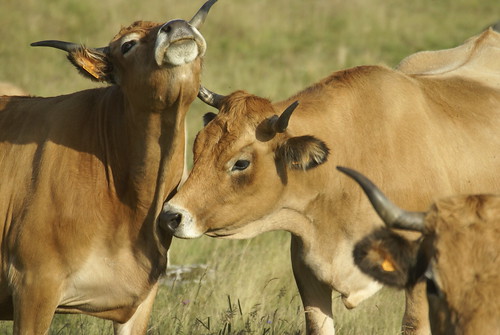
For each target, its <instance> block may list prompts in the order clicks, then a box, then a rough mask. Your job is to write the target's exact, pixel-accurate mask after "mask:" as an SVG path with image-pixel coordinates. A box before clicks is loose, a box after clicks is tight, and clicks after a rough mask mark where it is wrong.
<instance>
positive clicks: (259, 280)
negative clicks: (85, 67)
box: [0, 0, 500, 335]
mask: <svg viewBox="0 0 500 335" xmlns="http://www.w3.org/2000/svg"><path fill="white" fill-rule="evenodd" d="M202 2H203V0H196V1H195V0H190V1H179V0H150V1H147V2H144V1H129V0H109V1H102V0H86V1H75V0H51V1H39V0H23V1H18V0H3V1H2V2H0V18H1V22H2V28H0V32H1V35H2V43H0V81H10V82H13V83H15V84H17V85H20V86H21V87H23V88H24V89H26V90H28V91H29V92H31V93H32V94H34V95H41V96H50V95H59V94H65V93H70V92H73V91H76V90H81V89H85V88H90V87H95V86H99V85H98V84H95V83H91V82H89V81H87V80H86V79H84V78H83V77H81V76H79V75H78V74H77V72H76V71H75V69H74V68H73V66H72V65H71V64H69V62H68V61H67V60H66V58H65V55H64V53H63V52H61V51H58V50H51V49H45V48H31V47H29V44H30V43H31V42H33V41H37V40H43V39H61V40H69V41H74V42H81V43H85V44H87V45H89V46H96V47H99V46H104V45H106V44H107V43H108V41H109V40H110V39H111V38H112V37H113V36H114V34H116V33H117V32H118V30H119V28H120V26H122V25H128V24H130V23H132V22H133V21H135V20H139V19H146V20H151V21H158V22H162V21H166V20H168V19H172V18H177V17H181V18H185V19H187V18H190V17H191V16H192V15H193V14H194V12H195V11H196V10H197V9H198V8H199V6H200V5H201V3H202ZM499 9H500V6H499V4H498V0H442V1H433V0H414V1H400V0H351V1H343V0H331V1H326V0H311V1H292V0H273V1H269V0H254V1H244V0H219V1H218V3H217V4H216V5H215V6H214V7H213V9H212V11H211V13H210V15H209V17H208V19H207V22H206V23H205V25H204V27H203V29H202V32H203V34H204V36H205V37H206V39H207V42H208V51H207V54H206V57H205V65H204V73H203V83H204V84H205V85H206V86H207V87H208V88H210V89H213V90H215V91H218V92H220V93H222V94H227V93H230V92H231V91H233V90H236V89H245V90H247V91H249V92H252V93H256V94H259V95H263V96H265V97H268V98H271V99H273V100H279V99H284V98H286V97H288V96H290V95H292V94H293V93H295V92H296V91H298V90H299V89H301V88H304V87H305V86H306V85H309V84H311V83H313V82H315V81H317V80H319V79H321V78H323V77H325V76H327V75H328V74H330V73H331V72H333V71H335V70H339V69H342V68H346V67H351V66H356V65H363V64H386V65H389V66H394V65H396V64H397V63H398V62H399V61H400V60H401V59H402V58H404V57H405V56H407V55H409V54H411V53H414V52H416V51H420V50H424V49H442V48H448V47H453V46H456V45H457V44H460V43H461V42H463V41H464V40H465V39H467V38H468V37H470V36H472V35H475V34H477V33H478V32H480V31H481V30H482V29H483V28H485V27H486V26H487V25H489V24H491V23H493V22H495V21H498V20H499V19H500V18H499V17H498V15H499V14H500V12H499ZM208 110H209V109H208V108H207V107H206V106H204V105H203V104H202V103H200V102H198V101H196V102H195V103H194V104H193V105H192V109H191V111H190V114H189V117H188V124H189V133H190V138H189V141H190V144H191V142H192V139H193V137H194V135H195V134H196V132H197V131H198V130H199V129H200V128H201V126H202V121H201V115H203V114H204V113H206V112H207V111H208ZM170 261H171V264H172V265H193V264H203V266H204V267H203V268H202V269H203V271H202V272H201V273H199V272H198V273H197V274H196V275H194V276H193V278H190V279H189V280H186V279H185V280H177V281H168V280H167V281H165V282H164V283H163V284H162V286H161V289H160V291H159V293H158V297H157V299H156V302H155V308H154V312H153V315H152V318H151V322H150V331H149V332H150V333H151V334H221V335H222V334H229V333H231V334H294V335H295V334H299V333H302V332H303V330H304V318H303V310H302V306H301V303H300V298H299V296H298V292H297V289H296V286H295V282H294V280H293V276H292V270H291V265H290V260H289V235H288V234H287V233H284V232H276V233H267V234H264V235H262V236H259V237H257V238H255V239H252V240H249V241H226V240H214V239H210V238H206V237H204V238H201V239H198V240H193V241H184V240H175V241H174V243H173V245H172V248H171V260H170ZM333 301H334V317H335V323H336V328H337V331H338V334H352V335H354V334H398V332H399V331H398V330H399V327H400V321H401V315H402V312H403V299H402V295H401V293H399V292H395V291H393V290H389V289H385V290H382V291H381V292H380V293H378V294H377V295H376V296H374V297H373V298H371V299H369V300H368V301H365V302H364V303H362V304H361V305H360V306H359V307H357V308H356V309H354V310H350V311H348V310H346V309H345V308H344V307H343V305H342V303H341V301H340V299H338V297H337V295H335V294H334V296H333ZM11 328H12V323H11V322H1V323H0V334H10V333H11V332H12V330H11ZM50 333H51V334H111V333H112V326H111V323H110V322H108V321H103V320H99V319H96V318H92V317H87V316H81V315H72V316H65V315H58V316H56V317H55V319H54V322H53V325H52V328H51V332H50Z"/></svg>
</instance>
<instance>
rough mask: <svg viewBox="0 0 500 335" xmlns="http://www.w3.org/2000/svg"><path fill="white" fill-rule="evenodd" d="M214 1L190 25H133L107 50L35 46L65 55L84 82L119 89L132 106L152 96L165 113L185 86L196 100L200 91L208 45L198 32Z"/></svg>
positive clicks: (178, 22)
mask: <svg viewBox="0 0 500 335" xmlns="http://www.w3.org/2000/svg"><path fill="white" fill-rule="evenodd" d="M215 2H216V0H210V1H208V2H207V3H205V5H204V6H203V7H202V8H201V9H200V10H199V11H198V13H197V14H196V15H195V16H194V17H193V18H192V19H191V20H190V21H189V22H187V21H184V20H172V21H168V22H167V23H153V22H146V21H137V22H134V23H133V24H132V25H130V26H129V27H126V28H122V29H121V30H120V32H119V33H118V34H117V35H116V36H115V37H114V38H113V39H112V40H111V42H110V44H109V45H108V46H107V47H104V48H87V47H85V46H82V45H78V44H73V43H68V42H61V41H41V42H36V43H33V44H32V45H33V46H50V47H55V48H58V49H62V50H65V51H67V52H68V59H69V60H70V61H71V62H72V63H73V64H74V65H75V66H76V68H77V69H78V70H79V72H80V73H81V74H83V75H84V76H85V77H87V78H89V79H91V80H94V81H100V82H107V83H112V84H118V85H119V86H120V87H121V88H122V89H123V90H124V91H125V92H126V94H127V96H128V97H129V100H132V101H131V102H132V104H134V101H133V100H134V96H137V97H140V98H141V99H144V97H147V96H149V97H150V98H151V99H153V100H155V101H157V103H158V107H159V108H161V107H162V106H163V105H164V104H165V100H169V98H170V99H176V98H177V97H178V95H179V91H181V89H182V88H183V85H182V82H183V81H185V82H186V84H187V85H189V87H188V88H189V93H190V95H191V96H193V97H194V96H195V95H196V93H197V92H198V83H199V74H200V72H201V71H200V70H201V57H202V56H203V55H204V54H205V51H206V46H207V45H206V42H205V39H204V38H203V36H202V35H201V34H200V32H199V31H198V28H200V27H201V25H202V24H203V22H204V20H205V16H206V14H207V13H208V10H209V9H210V7H211V6H212V4H213V3H215ZM190 100H192V99H190ZM169 102H171V101H169ZM147 103H149V104H150V103H151V100H148V101H147Z"/></svg>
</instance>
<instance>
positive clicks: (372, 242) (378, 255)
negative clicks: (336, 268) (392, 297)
mask: <svg viewBox="0 0 500 335" xmlns="http://www.w3.org/2000/svg"><path fill="white" fill-rule="evenodd" d="M353 256H354V263H356V265H357V266H358V267H359V268H360V269H361V271H362V272H364V273H366V274H367V275H369V276H371V277H373V278H374V279H375V280H377V281H379V282H381V283H383V284H385V285H389V286H393V287H397V288H405V287H407V286H408V285H409V279H410V276H411V274H412V267H413V266H414V264H415V262H416V257H417V252H416V248H414V246H413V245H412V244H411V242H410V241H408V240H406V239H405V238H403V237H401V236H400V235H398V234H396V233H394V232H392V231H391V230H389V229H381V230H378V231H375V232H374V233H372V234H371V235H369V236H367V237H365V238H364V239H363V240H361V241H360V242H358V243H357V244H356V246H355V248H354V251H353Z"/></svg>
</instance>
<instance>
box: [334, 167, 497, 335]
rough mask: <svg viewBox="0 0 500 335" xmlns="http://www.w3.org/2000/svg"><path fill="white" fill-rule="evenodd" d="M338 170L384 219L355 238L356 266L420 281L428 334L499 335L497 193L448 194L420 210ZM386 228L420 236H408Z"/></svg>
mask: <svg viewBox="0 0 500 335" xmlns="http://www.w3.org/2000/svg"><path fill="white" fill-rule="evenodd" d="M337 168H338V169H339V170H340V171H342V172H344V173H345V174H347V175H348V176H350V177H351V178H353V179H354V180H355V181H356V182H357V183H358V184H359V185H360V186H361V187H362V189H363V190H364V192H365V193H366V195H367V197H368V199H369V200H370V202H371V203H372V205H373V207H374V209H375V211H376V212H377V214H378V215H379V216H380V218H381V219H382V220H383V221H384V223H385V224H386V225H387V227H386V228H381V229H379V230H376V231H375V232H373V233H372V234H370V235H368V236H367V237H365V238H363V239H362V240H361V241H359V242H358V243H357V244H356V246H355V248H354V254H353V256H354V262H355V263H356V265H358V266H359V268H360V269H361V271H363V272H364V273H366V274H368V275H370V276H371V277H373V278H375V279H376V280H378V281H380V282H381V283H383V284H385V285H389V286H393V287H397V288H400V289H403V288H406V287H411V286H414V285H415V284H416V283H417V282H418V281H419V280H426V281H427V298H428V300H429V319H430V320H431V330H432V334H470V335H473V334H498V332H499V331H500V300H499V299H498V296H499V295H500V288H499V287H498V283H500V244H499V243H498V241H500V196H499V195H492V194H473V195H455V196H450V197H446V198H443V199H438V200H436V201H435V202H434V203H433V204H432V205H431V206H430V208H429V209H428V211H427V212H410V211H405V210H402V209H400V208H399V207H398V206H396V205H395V204H394V203H392V202H391V201H390V200H389V199H388V198H387V197H386V196H385V195H384V194H383V193H382V192H381V191H380V189H379V188H378V187H377V186H375V185H374V184H373V183H372V182H371V181H370V180H369V179H368V178H366V177H365V176H364V175H362V174H360V173H359V172H357V171H355V170H352V169H349V168H345V167H337ZM393 228H397V229H403V230H410V231H417V232H419V233H421V234H422V238H420V239H418V240H416V241H409V240H407V239H406V238H404V237H403V236H401V235H399V234H397V233H396V232H394V231H393V230H392V229H393Z"/></svg>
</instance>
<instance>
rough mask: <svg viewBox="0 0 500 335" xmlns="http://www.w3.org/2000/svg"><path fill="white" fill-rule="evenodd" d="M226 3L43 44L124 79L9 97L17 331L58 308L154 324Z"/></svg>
mask: <svg viewBox="0 0 500 335" xmlns="http://www.w3.org/2000/svg"><path fill="white" fill-rule="evenodd" d="M215 1H216V0H211V1H208V2H207V3H206V4H205V5H204V6H203V7H202V8H201V9H200V10H199V11H198V13H197V14H196V15H195V16H194V17H193V18H192V19H191V20H190V21H189V22H186V21H184V20H172V21H169V22H167V23H161V24H158V23H152V22H143V21H140V22H135V23H133V24H132V25H131V26H129V27H127V28H123V29H121V30H120V32H119V33H118V34H117V35H116V36H115V37H114V38H113V39H112V41H111V42H110V44H109V46H107V47H105V48H97V49H92V48H87V47H84V46H80V45H76V44H73V43H68V42H61V41H43V42H37V43H34V44H33V45H35V46H51V47H56V48H59V49H63V50H65V51H67V52H68V58H69V60H70V61H71V62H72V63H73V64H74V65H75V66H76V67H77V69H78V70H79V71H80V72H81V73H83V74H84V75H85V76H87V77H89V78H90V79H94V80H98V81H102V82H108V83H111V84H112V85H110V86H107V87H104V88H97V89H90V90H85V91H81V92H76V93H72V94H68V95H63V96H57V97H51V98H40V97H2V98H0V175H1V176H2V179H1V184H0V215H1V217H2V220H1V221H2V225H1V230H2V232H3V234H2V238H1V247H2V248H1V259H2V261H1V269H0V318H1V319H13V320H14V333H15V334H21V333H22V334H46V333H47V331H48V329H49V327H50V323H51V320H52V318H53V314H54V312H56V313H84V314H89V315H93V316H97V317H101V318H105V319H109V320H113V321H114V329H115V333H116V334H143V333H145V332H146V329H147V325H148V319H149V314H150V312H151V309H152V306H153V301H154V297H155V294H156V291H157V288H158V279H159V277H160V276H161V274H162V273H163V272H164V270H165V268H166V263H167V250H168V248H169V246H170V242H171V238H172V237H171V234H170V232H167V231H165V230H163V229H160V228H159V227H158V226H157V220H156V218H157V216H158V214H159V213H160V211H161V207H162V204H163V202H164V200H165V197H168V195H169V194H171V193H172V192H173V191H175V189H176V187H177V185H178V184H179V182H180V180H181V176H182V173H183V164H184V148H185V143H184V142H185V136H184V133H185V131H184V121H185V115H186V112H187V111H188V108H189V106H190V104H191V103H192V102H193V100H194V99H195V98H196V95H197V94H198V91H199V86H200V72H201V57H202V56H203V55H204V53H205V50H206V42H205V40H204V38H203V36H202V35H201V34H200V33H199V31H198V28H199V27H200V26H201V25H202V23H203V21H204V19H205V17H206V14H207V13H208V10H209V9H210V6H211V5H212V4H213V3H214V2H215Z"/></svg>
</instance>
